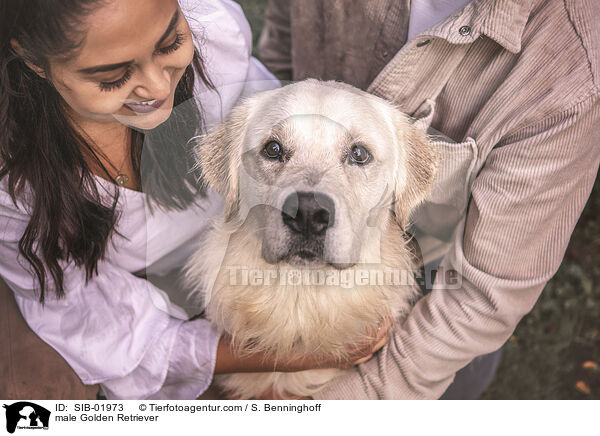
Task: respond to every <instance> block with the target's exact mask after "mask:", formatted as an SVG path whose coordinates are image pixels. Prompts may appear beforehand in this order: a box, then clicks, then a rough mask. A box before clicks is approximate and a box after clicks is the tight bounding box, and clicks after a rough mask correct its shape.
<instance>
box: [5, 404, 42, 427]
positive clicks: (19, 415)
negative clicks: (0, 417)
mask: <svg viewBox="0 0 600 436" xmlns="http://www.w3.org/2000/svg"><path fill="white" fill-rule="evenodd" d="M3 407H4V408H5V409H6V431H8V432H9V433H14V432H15V430H16V429H17V428H18V429H44V430H47V429H48V424H49V422H50V411H49V410H47V409H44V408H43V407H42V406H38V405H37V404H35V403H29V402H27V401H19V402H18V403H14V404H11V405H9V406H7V405H6V404H4V405H3Z"/></svg>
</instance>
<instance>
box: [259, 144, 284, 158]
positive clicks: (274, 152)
mask: <svg viewBox="0 0 600 436" xmlns="http://www.w3.org/2000/svg"><path fill="white" fill-rule="evenodd" d="M263 151H264V153H265V154H266V155H267V157H268V158H271V159H279V158H281V153H282V148H281V144H279V143H278V142H276V141H271V142H268V143H267V145H265V148H264V149H263Z"/></svg>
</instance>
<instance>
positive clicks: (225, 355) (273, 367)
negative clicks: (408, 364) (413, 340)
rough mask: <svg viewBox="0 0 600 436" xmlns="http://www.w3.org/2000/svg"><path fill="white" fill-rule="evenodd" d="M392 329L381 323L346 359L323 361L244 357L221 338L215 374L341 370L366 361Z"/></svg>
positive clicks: (252, 355)
mask: <svg viewBox="0 0 600 436" xmlns="http://www.w3.org/2000/svg"><path fill="white" fill-rule="evenodd" d="M391 326H392V321H391V320H390V319H386V320H384V321H382V323H381V325H380V326H379V327H378V329H377V330H375V331H373V332H369V335H368V336H367V337H368V339H367V340H365V341H363V342H360V343H358V344H355V345H354V346H353V347H352V349H351V353H350V354H349V355H348V357H347V359H345V360H333V359H331V360H324V359H322V358H319V359H317V358H314V357H311V356H306V355H302V356H290V357H289V358H288V359H283V360H282V359H279V360H277V361H276V360H274V359H273V358H272V357H270V356H266V355H264V354H262V353H253V354H243V355H240V354H239V353H237V352H236V351H235V350H234V349H233V347H232V345H231V341H230V338H229V337H228V336H227V335H223V336H222V337H221V339H220V341H219V345H218V348H217V362H216V364H215V374H230V373H236V372H268V371H277V372H295V371H305V370H308V369H323V368H340V369H348V368H351V367H353V366H354V365H359V364H361V363H364V362H366V361H368V360H369V359H370V358H371V357H373V354H375V353H376V352H377V351H378V350H380V349H381V348H382V347H383V346H384V345H385V344H386V343H387V337H388V335H387V333H388V331H389V330H390V327H391Z"/></svg>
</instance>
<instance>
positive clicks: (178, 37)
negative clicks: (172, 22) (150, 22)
mask: <svg viewBox="0 0 600 436" xmlns="http://www.w3.org/2000/svg"><path fill="white" fill-rule="evenodd" d="M184 38H185V35H184V34H183V33H177V34H176V35H175V41H174V42H173V44H171V45H169V46H167V47H163V48H159V49H158V52H159V53H160V54H170V53H173V52H174V51H176V50H177V49H178V48H179V47H181V44H183V40H184Z"/></svg>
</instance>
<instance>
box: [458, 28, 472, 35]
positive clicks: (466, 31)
mask: <svg viewBox="0 0 600 436" xmlns="http://www.w3.org/2000/svg"><path fill="white" fill-rule="evenodd" d="M458 33H460V34H461V35H462V36H467V35H470V34H471V26H462V27H461V28H460V29H458Z"/></svg>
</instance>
